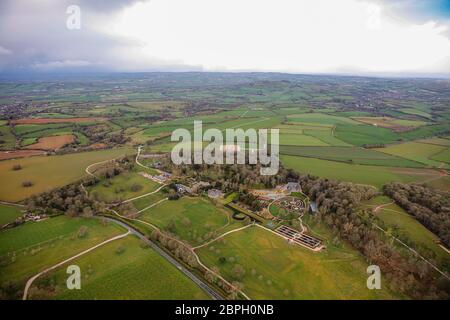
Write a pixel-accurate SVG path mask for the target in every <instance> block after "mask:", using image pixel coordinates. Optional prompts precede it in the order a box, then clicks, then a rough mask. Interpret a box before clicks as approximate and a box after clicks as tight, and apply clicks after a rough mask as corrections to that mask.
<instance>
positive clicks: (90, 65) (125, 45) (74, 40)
mask: <svg viewBox="0 0 450 320" xmlns="http://www.w3.org/2000/svg"><path fill="white" fill-rule="evenodd" d="M136 2H139V1H136V0H122V1H120V0H108V1H107V0H104V1H102V0H100V1H92V0H89V1H88V0H2V1H1V2H0V3H1V5H0V47H1V48H2V50H1V51H2V52H3V53H10V54H1V55H0V72H1V71H4V72H5V71H6V72H14V71H21V70H22V71H24V70H31V71H43V70H51V69H54V70H65V69H67V70H85V69H89V70H95V69H99V70H108V69H114V70H125V71H126V70H127V68H136V69H138V67H139V65H138V64H139V62H141V63H143V65H141V67H143V68H146V67H147V68H150V67H156V68H157V67H158V66H162V65H169V66H171V67H175V68H177V65H178V64H176V63H168V62H165V61H158V60H151V59H149V58H147V57H139V58H140V61H137V60H139V59H137V57H136V56H134V55H133V54H135V53H136V52H137V51H138V50H137V49H138V48H139V47H140V46H142V44H141V43H139V42H138V41H134V40H132V39H128V38H122V37H118V36H112V35H109V34H104V33H101V32H99V31H97V28H95V27H96V23H98V18H99V17H102V18H103V19H104V18H105V17H108V16H109V15H111V16H112V15H114V14H116V12H118V11H120V10H122V9H123V8H124V7H126V6H130V5H132V4H134V3H136ZM74 4H75V5H79V6H80V8H81V13H82V27H81V29H80V30H68V29H67V28H66V20H67V17H68V15H67V13H66V9H67V7H68V6H69V5H74ZM180 66H182V64H180Z"/></svg>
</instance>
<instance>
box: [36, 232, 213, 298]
mask: <svg viewBox="0 0 450 320" xmlns="http://www.w3.org/2000/svg"><path fill="white" fill-rule="evenodd" d="M74 263H75V264H77V265H78V266H79V267H80V269H81V273H82V276H83V277H82V289H81V290H68V289H67V287H66V279H67V274H66V272H65V269H64V268H61V269H58V270H57V271H54V272H52V273H51V274H49V275H47V276H45V277H44V278H43V279H38V280H37V281H36V283H35V285H34V286H33V287H32V288H31V290H30V298H31V299H33V298H34V299H39V298H51V299H64V300H67V299H69V300H71V299H76V300H78V299H79V300H97V299H100V300H102V299H108V300H109V299H114V300H116V299H117V300H119V299H125V300H130V299H131V300H135V299H143V300H147V299H148V300H159V299H161V300H166V299H181V300H195V299H208V296H207V295H206V293H204V292H203V291H202V290H201V289H200V288H199V287H197V285H196V284H194V283H193V282H192V281H191V280H189V279H188V278H187V277H186V276H184V275H183V274H182V273H181V272H180V271H179V270H178V269H176V268H175V267H174V266H173V265H171V264H170V263H169V262H167V261H166V260H165V259H164V258H162V257H161V256H160V255H158V254H157V253H156V252H155V251H153V250H152V249H151V248H149V247H146V246H144V245H143V243H142V242H141V241H140V240H139V239H137V238H136V237H135V236H128V237H126V238H123V239H120V240H117V241H114V242H112V243H108V244H107V245H105V246H103V247H100V248H98V249H96V250H95V251H93V252H90V253H88V254H86V255H84V256H82V257H80V258H78V259H77V260H75V261H74ZM49 282H51V283H54V284H55V285H54V288H53V289H54V290H55V291H54V292H53V293H52V294H50V295H48V291H47V290H45V289H41V290H36V287H41V288H45V286H46V284H48V283H49Z"/></svg>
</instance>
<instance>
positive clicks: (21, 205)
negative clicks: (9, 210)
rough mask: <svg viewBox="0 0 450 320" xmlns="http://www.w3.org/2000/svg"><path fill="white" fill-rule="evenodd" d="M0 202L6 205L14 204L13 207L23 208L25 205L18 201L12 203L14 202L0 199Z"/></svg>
mask: <svg viewBox="0 0 450 320" xmlns="http://www.w3.org/2000/svg"><path fill="white" fill-rule="evenodd" d="M0 204H4V205H6V206H15V207H21V208H25V207H26V206H25V205H23V204H20V203H14V202H7V201H0Z"/></svg>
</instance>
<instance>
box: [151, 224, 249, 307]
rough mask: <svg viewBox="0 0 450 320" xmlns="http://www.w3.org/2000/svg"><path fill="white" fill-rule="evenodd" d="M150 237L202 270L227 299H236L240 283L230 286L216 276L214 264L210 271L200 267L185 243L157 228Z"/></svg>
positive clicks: (240, 286) (187, 262)
mask: <svg viewBox="0 0 450 320" xmlns="http://www.w3.org/2000/svg"><path fill="white" fill-rule="evenodd" d="M150 237H151V239H152V240H153V241H157V242H158V243H160V244H161V245H162V246H163V247H164V248H166V249H167V250H169V251H170V252H171V253H172V254H173V255H175V257H177V258H178V259H180V260H181V261H183V262H184V263H186V264H187V265H188V266H190V267H191V268H196V269H198V270H200V271H202V272H203V274H204V277H205V279H206V280H207V281H208V282H210V283H213V284H215V285H217V286H218V287H220V288H222V289H223V290H224V291H225V292H227V293H228V295H229V296H228V298H229V299H236V298H237V297H238V293H239V291H240V290H242V288H243V286H242V284H240V283H239V282H233V283H232V286H231V287H230V286H229V285H228V284H227V283H226V282H224V281H223V280H221V279H220V278H219V277H218V275H219V274H220V270H219V268H218V267H216V266H214V267H212V268H211V271H209V270H205V269H204V268H201V267H200V265H199V264H198V262H197V258H196V257H195V254H194V253H193V252H192V251H191V250H190V249H189V248H188V246H187V245H185V244H183V243H182V242H181V241H180V240H176V239H174V238H172V237H170V236H169V235H167V234H164V233H163V232H161V231H159V230H154V231H153V232H152V234H151V236H150ZM237 272H239V274H241V270H238V271H237ZM244 273H245V270H244ZM242 276H243V275H242Z"/></svg>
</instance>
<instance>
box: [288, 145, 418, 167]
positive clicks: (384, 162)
mask: <svg viewBox="0 0 450 320" xmlns="http://www.w3.org/2000/svg"><path fill="white" fill-rule="evenodd" d="M380 150H383V149H380ZM280 153H281V154H285V155H293V156H302V157H310V158H319V159H324V160H332V161H339V162H347V163H355V164H366V165H380V166H392V167H412V168H418V167H423V165H422V164H421V163H419V162H415V161H412V160H408V159H404V158H401V157H399V156H393V155H389V154H385V153H382V152H377V151H375V150H372V149H363V148H357V147H305V146H281V147H280Z"/></svg>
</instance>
